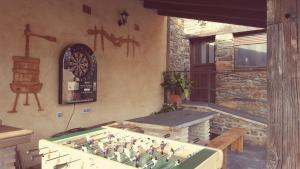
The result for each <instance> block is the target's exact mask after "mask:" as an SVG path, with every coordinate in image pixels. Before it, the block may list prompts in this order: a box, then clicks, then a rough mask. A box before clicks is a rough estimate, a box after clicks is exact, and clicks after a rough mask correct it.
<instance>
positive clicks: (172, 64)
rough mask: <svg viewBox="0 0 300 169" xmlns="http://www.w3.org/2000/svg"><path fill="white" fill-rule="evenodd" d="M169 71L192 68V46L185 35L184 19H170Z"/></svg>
mask: <svg viewBox="0 0 300 169" xmlns="http://www.w3.org/2000/svg"><path fill="white" fill-rule="evenodd" d="M167 66H168V70H171V71H176V70H177V71H182V70H189V68H190V44H189V40H188V39H187V38H186V36H185V33H184V19H181V18H175V17H169V18H168V65H167Z"/></svg>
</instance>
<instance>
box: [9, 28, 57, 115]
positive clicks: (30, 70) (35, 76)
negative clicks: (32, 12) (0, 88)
mask: <svg viewBox="0 0 300 169" xmlns="http://www.w3.org/2000/svg"><path fill="white" fill-rule="evenodd" d="M24 34H25V56H13V57H12V58H13V62H14V64H13V82H12V83H11V84H10V88H11V90H12V92H14V93H15V94H16V97H15V101H14V105H13V108H12V110H10V111H8V113H16V112H17V104H18V100H19V96H20V94H25V96H26V100H25V104H24V105H25V106H28V105H29V98H28V95H29V94H33V95H34V98H35V100H36V102H37V105H38V111H42V110H43V108H42V106H41V103H40V100H39V98H38V95H37V93H39V92H40V91H41V89H42V87H43V84H42V83H41V82H40V80H39V75H40V68H39V67H40V59H39V58H33V57H30V45H29V44H30V43H29V42H30V37H31V36H33V37H38V38H42V39H45V40H47V41H50V42H56V38H55V37H51V36H44V35H39V34H35V33H33V32H32V31H31V29H30V25H29V24H27V25H26V27H25V31H24Z"/></svg>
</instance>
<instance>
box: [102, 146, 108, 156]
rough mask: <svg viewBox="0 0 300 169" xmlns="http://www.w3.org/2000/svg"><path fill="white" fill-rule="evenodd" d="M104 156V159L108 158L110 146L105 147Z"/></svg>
mask: <svg viewBox="0 0 300 169" xmlns="http://www.w3.org/2000/svg"><path fill="white" fill-rule="evenodd" d="M103 154H104V157H105V158H107V157H108V154H109V148H108V146H105V147H104V152H103Z"/></svg>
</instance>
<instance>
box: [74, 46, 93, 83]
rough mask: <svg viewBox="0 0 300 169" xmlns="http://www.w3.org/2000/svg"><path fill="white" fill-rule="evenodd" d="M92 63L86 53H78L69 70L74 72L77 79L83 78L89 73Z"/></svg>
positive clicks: (75, 53) (75, 54)
mask: <svg viewBox="0 0 300 169" xmlns="http://www.w3.org/2000/svg"><path fill="white" fill-rule="evenodd" d="M89 67H90V62H89V58H88V56H87V55H86V54H85V53H82V52H80V51H76V52H74V53H73V55H72V57H71V58H70V62H69V69H71V71H72V72H73V74H74V76H76V77H79V78H81V77H83V76H85V75H86V74H87V72H88V71H89Z"/></svg>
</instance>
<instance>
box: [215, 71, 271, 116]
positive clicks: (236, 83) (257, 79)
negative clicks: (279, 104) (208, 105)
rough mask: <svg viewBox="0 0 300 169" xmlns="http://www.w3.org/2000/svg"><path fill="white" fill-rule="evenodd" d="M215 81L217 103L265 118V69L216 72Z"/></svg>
mask: <svg viewBox="0 0 300 169" xmlns="http://www.w3.org/2000/svg"><path fill="white" fill-rule="evenodd" d="M216 82H217V83H216V88H217V90H216V103H217V104H219V105H223V106H226V107H229V108H233V109H238V110H243V111H247V112H249V113H252V114H254V115H257V116H260V117H263V118H267V102H266V100H267V74H266V71H247V72H227V73H218V74H217V76H216Z"/></svg>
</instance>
